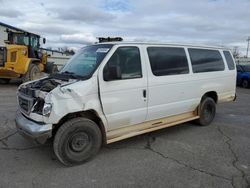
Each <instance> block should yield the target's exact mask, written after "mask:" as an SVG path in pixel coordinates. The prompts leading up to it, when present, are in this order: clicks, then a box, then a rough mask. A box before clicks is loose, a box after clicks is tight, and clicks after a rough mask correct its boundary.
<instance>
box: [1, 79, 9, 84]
mask: <svg viewBox="0 0 250 188" xmlns="http://www.w3.org/2000/svg"><path fill="white" fill-rule="evenodd" d="M9 82H10V79H9V78H0V84H8V83H9Z"/></svg>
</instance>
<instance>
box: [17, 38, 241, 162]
mask: <svg viewBox="0 0 250 188" xmlns="http://www.w3.org/2000/svg"><path fill="white" fill-rule="evenodd" d="M235 85H236V70H235V62H234V60H233V58H232V54H231V53H230V51H229V50H227V49H224V48H219V47H218V48H217V47H208V46H193V45H176V44H175V45H174V44H155V43H126V42H105V43H98V44H95V45H91V46H87V47H84V48H82V49H81V50H79V51H78V53H77V54H76V55H74V56H73V57H72V59H71V60H70V61H69V62H68V63H67V64H66V66H65V67H64V68H63V69H62V70H61V71H60V72H59V73H56V74H54V75H51V76H49V77H46V78H43V79H40V80H37V81H33V82H29V83H25V84H22V85H21V86H20V87H19V89H18V92H17V95H18V104H19V108H18V111H17V115H16V126H17V129H18V131H19V132H20V133H21V134H22V135H25V136H28V137H31V138H33V139H35V140H36V141H38V142H40V143H44V142H45V141H46V140H47V139H49V138H53V139H54V141H53V146H54V151H55V154H56V156H57V157H58V159H59V160H60V161H61V162H62V163H63V164H65V165H73V164H80V163H83V162H85V161H86V160H88V159H90V158H91V157H92V156H94V155H95V154H96V153H97V152H98V150H99V149H100V147H101V145H102V143H107V144H109V143H112V142H116V141H119V140H122V139H126V138H129V137H132V136H135V135H139V134H143V133H147V132H151V131H154V130H158V129H162V128H165V127H169V126H173V125H177V124H180V123H183V122H187V121H191V120H196V121H197V122H198V123H199V124H200V125H208V124H210V123H211V122H212V120H213V118H214V116H215V112H216V104H217V103H221V102H229V101H233V100H234V99H235Z"/></svg>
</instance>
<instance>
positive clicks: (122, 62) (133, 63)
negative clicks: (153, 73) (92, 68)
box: [104, 47, 142, 80]
mask: <svg viewBox="0 0 250 188" xmlns="http://www.w3.org/2000/svg"><path fill="white" fill-rule="evenodd" d="M113 68H115V69H116V71H117V72H119V74H118V75H119V77H117V78H116V80H120V79H131V78H141V77H142V69H141V58H140V51H139V49H138V48H137V47H119V48H118V49H117V50H116V51H115V53H114V54H113V55H112V56H111V58H110V59H109V61H108V63H107V64H106V65H105V67H104V75H105V74H106V75H107V74H109V73H110V72H109V71H110V70H111V69H113Z"/></svg>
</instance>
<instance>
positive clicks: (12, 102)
mask: <svg viewBox="0 0 250 188" xmlns="http://www.w3.org/2000/svg"><path fill="white" fill-rule="evenodd" d="M17 87H18V84H17V83H11V84H8V85H0V188H5V187H11V188H15V187H25V188H29V187H60V188H61V187H74V188H78V187H79V188H80V187H81V188H82V187H107V188H112V187H143V188H144V187H152V188H161V187H164V188H165V187H183V188H184V187H185V188H187V187H192V188H193V187H211V188H216V187H218V188H222V187H225V188H230V187H237V188H241V187H244V188H249V187H250V89H242V88H237V96H238V97H237V100H236V101H235V102H231V103H225V104H220V105H218V106H217V114H216V117H215V120H214V121H213V123H212V124H211V125H209V126H206V127H200V126H197V125H195V124H193V123H192V122H190V123H184V124H181V125H178V126H174V127H170V128H166V129H163V130H160V131H156V132H152V133H149V134H144V135H140V136H137V137H134V138H130V139H127V140H124V141H120V142H117V143H113V144H110V145H107V146H103V147H102V149H101V151H100V152H99V154H98V155H97V156H96V157H95V158H94V159H93V160H91V161H89V162H87V163H85V164H83V165H80V166H75V167H64V166H63V165H62V164H61V163H60V162H58V161H57V160H56V158H55V155H54V153H53V148H52V143H48V144H46V145H36V144H34V143H32V142H30V141H29V140H26V139H24V138H23V137H22V136H20V135H19V134H17V132H16V129H15V121H14V119H15V111H16V108H17V102H16V89H17Z"/></svg>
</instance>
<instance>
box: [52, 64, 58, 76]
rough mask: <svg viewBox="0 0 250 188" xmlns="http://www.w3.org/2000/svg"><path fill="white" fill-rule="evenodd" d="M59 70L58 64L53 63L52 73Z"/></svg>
mask: <svg viewBox="0 0 250 188" xmlns="http://www.w3.org/2000/svg"><path fill="white" fill-rule="evenodd" d="M56 72H58V68H57V66H56V65H53V66H52V68H51V74H53V73H56Z"/></svg>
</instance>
